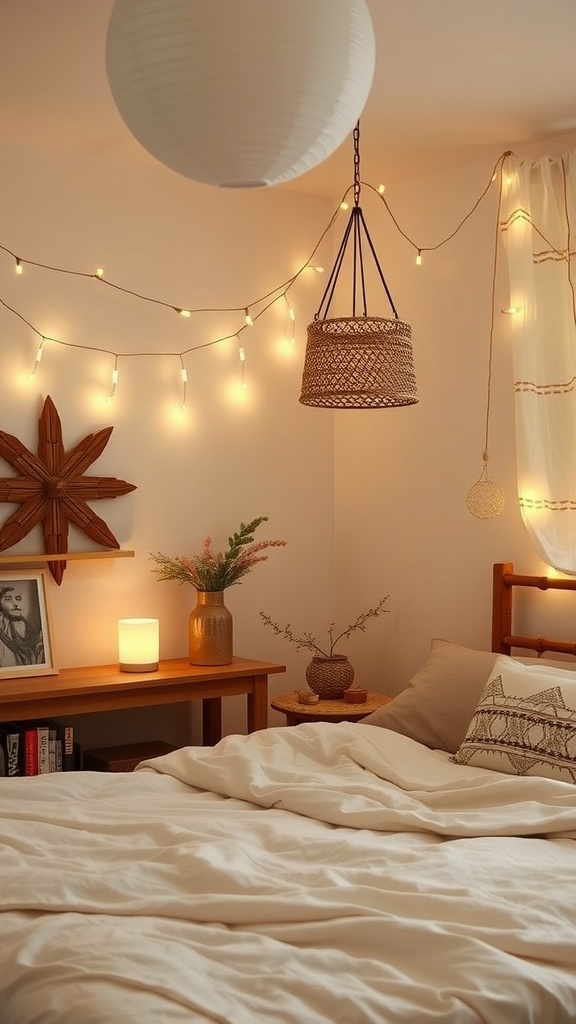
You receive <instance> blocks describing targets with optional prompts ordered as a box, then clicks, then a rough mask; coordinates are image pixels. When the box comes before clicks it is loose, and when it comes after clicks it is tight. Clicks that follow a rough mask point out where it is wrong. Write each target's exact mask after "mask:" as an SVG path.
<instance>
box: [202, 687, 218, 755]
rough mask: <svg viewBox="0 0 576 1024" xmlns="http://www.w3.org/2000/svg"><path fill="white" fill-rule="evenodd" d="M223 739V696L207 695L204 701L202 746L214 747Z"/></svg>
mask: <svg viewBox="0 0 576 1024" xmlns="http://www.w3.org/2000/svg"><path fill="white" fill-rule="evenodd" d="M221 739H222V698H221V697H205V698H204V700H203V701H202V746H204V747H213V746H214V744H215V743H218V741H219V740H221Z"/></svg>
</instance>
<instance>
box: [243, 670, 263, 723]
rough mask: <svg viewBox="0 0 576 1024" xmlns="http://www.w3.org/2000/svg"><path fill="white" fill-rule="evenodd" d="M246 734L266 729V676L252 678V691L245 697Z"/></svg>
mask: <svg viewBox="0 0 576 1024" xmlns="http://www.w3.org/2000/svg"><path fill="white" fill-rule="evenodd" d="M246 718H247V725H248V732H256V730H257V729H267V728H268V676H254V690H253V691H252V693H248V694H247V695H246Z"/></svg>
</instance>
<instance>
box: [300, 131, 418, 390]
mask: <svg viewBox="0 0 576 1024" xmlns="http://www.w3.org/2000/svg"><path fill="white" fill-rule="evenodd" d="M353 140H354V205H353V207H352V210H351V213H350V217H349V220H348V223H347V225H346V229H345V231H344V236H343V238H342V242H341V244H340V249H339V250H338V254H337V256H336V260H335V263H334V266H333V268H332V271H331V273H330V276H329V278H328V283H327V285H326V289H325V291H324V295H323V296H322V299H321V302H320V306H319V308H318V311H317V313H316V315H315V317H314V321H313V323H311V324H309V325H308V341H307V345H306V356H305V359H304V370H303V374H302V392H301V395H300V402H301V403H302V405H313V406H320V407H323V408H327V409H383V408H392V407H394V406H401V405H414V404H415V403H416V402H417V401H418V394H417V390H416V376H415V373H414V363H413V358H412V340H411V335H412V331H411V328H410V324H407V323H405V322H404V321H403V320H400V319H399V318H398V313H397V311H396V307H395V306H394V303H393V301H392V296H391V295H390V291H389V289H388V285H387V284H386V281H385V279H384V275H383V273H382V270H381V268H380V264H379V262H378V257H377V255H376V250H375V249H374V245H373V243H372V239H371V238H370V234H369V232H368V228H367V226H366V221H365V219H364V214H363V213H362V208H361V206H360V125H359V123H357V124H356V127H355V129H354V132H353ZM366 246H367V248H368V251H369V253H370V255H371V256H372V258H373V260H374V263H375V265H376V270H377V272H378V276H379V278H380V281H381V283H382V285H383V287H384V291H385V292H386V296H387V298H388V302H389V303H390V306H391V307H392V312H393V314H394V319H386V318H384V317H381V316H369V315H368V306H367V297H366V280H365V270H366V267H365V262H364V250H365V247H366ZM348 249H349V250H350V254H351V256H352V316H342V317H336V318H329V316H328V314H329V311H330V306H331V304H332V300H333V298H334V292H335V289H336V285H337V283H338V279H339V276H340V271H341V270H342V266H343V264H344V258H345V256H346V252H347V250H348ZM357 308H358V309H360V310H361V313H357Z"/></svg>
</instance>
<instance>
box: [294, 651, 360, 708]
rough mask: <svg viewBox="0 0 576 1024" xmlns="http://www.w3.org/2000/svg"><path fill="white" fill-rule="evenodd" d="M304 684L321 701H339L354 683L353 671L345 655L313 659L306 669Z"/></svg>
mask: <svg viewBox="0 0 576 1024" xmlns="http://www.w3.org/2000/svg"><path fill="white" fill-rule="evenodd" d="M306 682H307V683H308V686H309V687H310V689H311V690H312V692H313V693H317V694H318V696H319V697H320V698H321V699H322V700H339V699H341V698H342V696H343V694H344V690H347V689H348V687H349V686H351V685H352V683H353V682H354V669H353V668H352V665H351V664H350V662H349V661H348V658H347V657H346V655H345V654H333V655H332V657H331V658H321V657H314V658H312V661H311V662H310V664H309V665H308V667H307V669H306Z"/></svg>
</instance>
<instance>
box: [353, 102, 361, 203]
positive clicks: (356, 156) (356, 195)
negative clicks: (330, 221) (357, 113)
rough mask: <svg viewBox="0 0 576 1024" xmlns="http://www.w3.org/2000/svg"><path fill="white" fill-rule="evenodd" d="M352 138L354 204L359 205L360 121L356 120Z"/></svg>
mask: <svg viewBox="0 0 576 1024" xmlns="http://www.w3.org/2000/svg"><path fill="white" fill-rule="evenodd" d="M352 138H353V140H354V205H355V206H358V203H359V202H360V121H357V122H356V127H355V128H354V131H353V133H352Z"/></svg>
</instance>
